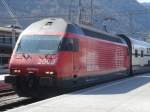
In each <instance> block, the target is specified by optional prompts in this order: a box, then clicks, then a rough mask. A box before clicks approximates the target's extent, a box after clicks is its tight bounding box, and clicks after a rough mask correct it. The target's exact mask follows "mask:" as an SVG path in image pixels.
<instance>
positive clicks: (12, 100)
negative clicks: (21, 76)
mask: <svg viewBox="0 0 150 112" xmlns="http://www.w3.org/2000/svg"><path fill="white" fill-rule="evenodd" d="M37 101H39V100H38V99H31V98H24V97H19V96H17V95H12V96H9V97H7V98H3V99H2V100H1V101H0V112H3V111H6V110H9V109H13V108H17V107H20V106H23V105H28V104H30V103H34V102H37Z"/></svg>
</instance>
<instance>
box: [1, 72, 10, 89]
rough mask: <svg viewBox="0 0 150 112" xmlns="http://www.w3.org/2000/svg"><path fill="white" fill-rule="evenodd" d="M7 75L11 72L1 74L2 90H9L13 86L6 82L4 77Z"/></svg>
mask: <svg viewBox="0 0 150 112" xmlns="http://www.w3.org/2000/svg"><path fill="white" fill-rule="evenodd" d="M7 75H9V74H0V91H2V90H8V89H11V88H12V87H11V85H10V84H6V83H5V82H4V78H5V76H7Z"/></svg>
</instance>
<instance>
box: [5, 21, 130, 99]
mask: <svg viewBox="0 0 150 112" xmlns="http://www.w3.org/2000/svg"><path fill="white" fill-rule="evenodd" d="M9 68H10V74H11V75H10V76H7V77H6V78H5V81H6V82H7V83H11V84H12V85H13V86H14V88H15V90H16V91H17V93H18V94H19V95H20V96H30V97H38V96H40V95H43V93H44V92H45V91H47V90H48V91H51V92H52V91H55V90H57V89H66V88H72V87H77V86H82V85H86V84H91V83H96V82H102V81H106V80H111V79H114V78H119V77H123V76H125V75H129V72H130V56H129V50H128V46H127V43H126V42H125V41H124V40H123V39H122V38H120V37H118V36H114V35H110V34H108V33H105V32H101V31H98V30H96V29H93V28H88V27H84V26H80V25H76V24H72V23H69V22H68V21H66V20H64V19H61V18H48V19H44V20H41V21H38V22H36V23H33V24H31V25H30V26H29V27H28V28H27V29H26V30H25V31H23V33H22V34H21V35H20V38H19V39H18V41H17V44H16V46H15V49H14V51H13V54H12V57H11V60H10V64H9Z"/></svg>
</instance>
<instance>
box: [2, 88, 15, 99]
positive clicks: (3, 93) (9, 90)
mask: <svg viewBox="0 0 150 112" xmlns="http://www.w3.org/2000/svg"><path fill="white" fill-rule="evenodd" d="M13 94H15V91H14V90H13V89H4V90H0V98H1V97H4V96H9V95H13Z"/></svg>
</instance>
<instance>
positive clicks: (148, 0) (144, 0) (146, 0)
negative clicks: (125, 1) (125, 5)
mask: <svg viewBox="0 0 150 112" xmlns="http://www.w3.org/2000/svg"><path fill="white" fill-rule="evenodd" d="M137 1H139V2H141V3H143V2H149V3H150V0H137Z"/></svg>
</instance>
